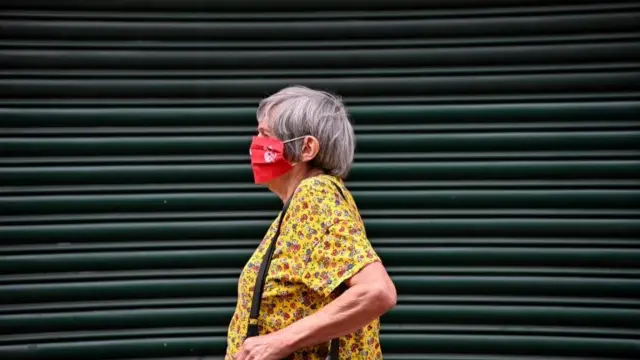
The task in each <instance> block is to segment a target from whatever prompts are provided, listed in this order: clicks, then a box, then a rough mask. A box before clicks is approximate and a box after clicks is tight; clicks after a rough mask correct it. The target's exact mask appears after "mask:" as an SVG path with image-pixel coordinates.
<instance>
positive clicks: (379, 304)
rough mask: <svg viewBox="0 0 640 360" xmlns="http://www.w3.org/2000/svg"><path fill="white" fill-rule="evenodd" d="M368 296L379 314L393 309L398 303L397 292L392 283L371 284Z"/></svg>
mask: <svg viewBox="0 0 640 360" xmlns="http://www.w3.org/2000/svg"><path fill="white" fill-rule="evenodd" d="M370 292H371V294H370V296H371V299H372V301H371V302H372V303H373V305H374V307H375V308H376V310H377V312H378V313H379V315H382V314H384V313H386V312H387V311H389V310H391V309H393V308H394V307H395V306H396V304H397V303H398V294H397V293H396V288H395V286H393V284H390V285H386V286H381V285H379V286H372V287H370Z"/></svg>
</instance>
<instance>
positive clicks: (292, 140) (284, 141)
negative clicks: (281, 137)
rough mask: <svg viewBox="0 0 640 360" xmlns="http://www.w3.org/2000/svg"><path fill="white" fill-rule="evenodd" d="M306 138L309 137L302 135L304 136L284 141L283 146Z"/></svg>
mask: <svg viewBox="0 0 640 360" xmlns="http://www.w3.org/2000/svg"><path fill="white" fill-rule="evenodd" d="M305 137H307V135H302V136H298V137H297V138H293V139H289V140H285V141H283V142H282V143H283V144H286V143H288V142H292V141H295V140H300V139H304V138H305Z"/></svg>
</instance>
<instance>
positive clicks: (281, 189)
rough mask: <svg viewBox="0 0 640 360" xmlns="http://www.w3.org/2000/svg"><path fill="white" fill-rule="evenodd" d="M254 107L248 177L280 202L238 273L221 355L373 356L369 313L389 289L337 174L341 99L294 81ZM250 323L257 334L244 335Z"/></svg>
mask: <svg viewBox="0 0 640 360" xmlns="http://www.w3.org/2000/svg"><path fill="white" fill-rule="evenodd" d="M257 117H258V135H257V136H255V137H254V138H253V142H252V144H251V149H250V154H251V162H252V168H253V172H254V178H255V182H256V183H258V184H265V185H266V186H267V187H268V188H269V190H271V191H272V192H274V193H275V194H276V195H277V196H279V197H280V199H282V202H283V203H284V204H285V207H284V208H283V212H281V213H280V215H279V216H278V218H276V219H275V221H274V222H273V224H272V225H271V227H270V228H269V230H268V231H267V234H266V236H265V237H264V239H263V241H262V243H261V244H260V245H259V247H258V248H257V249H256V251H255V253H254V254H253V256H252V257H251V258H250V259H249V261H248V263H247V264H246V266H245V268H244V269H243V271H242V273H241V275H240V280H239V284H238V303H237V306H236V310H235V313H234V315H233V318H232V320H231V324H230V325H229V332H228V338H227V355H226V359H235V360H249V359H251V360H272V359H273V360H276V359H277V360H280V359H284V358H290V359H325V358H326V357H327V355H328V354H331V355H332V356H333V357H334V358H335V357H336V355H337V357H338V358H340V359H381V358H382V353H381V349H380V343H379V327H380V325H379V318H380V316H381V315H382V314H384V313H385V312H387V311H388V310H389V309H391V308H392V307H394V306H395V304H396V289H395V287H394V285H393V282H392V281H391V279H390V278H389V276H388V274H387V272H386V270H385V268H384V267H383V265H382V264H381V261H380V259H379V257H378V255H377V254H376V253H375V251H374V250H373V248H372V247H371V244H370V243H369V240H368V239H367V237H366V234H365V229H364V225H363V222H362V219H361V218H360V215H359V213H358V209H357V207H356V204H355V201H354V199H353V197H352V196H351V195H350V193H349V191H348V190H347V189H346V188H345V186H344V183H343V179H344V178H345V176H346V175H347V173H348V171H349V169H350V167H351V163H352V161H353V153H354V149H355V139H354V134H353V128H352V127H351V123H350V122H349V119H348V116H347V113H346V109H345V107H344V106H343V104H342V103H341V101H340V100H339V99H337V98H336V97H334V96H331V95H330V94H328V93H325V92H320V91H315V90H311V89H308V88H305V87H299V86H297V87H290V88H286V89H283V90H281V91H280V92H278V93H276V94H274V95H272V96H270V97H268V98H266V99H264V100H263V101H262V102H261V103H260V105H259V107H258V111H257ZM283 213H285V215H284V217H283V219H282V223H280V218H281V216H282V214H283ZM278 231H279V233H278ZM274 237H275V238H277V241H276V242H275V243H274V246H275V247H274V250H273V252H272V253H271V252H270V250H269V245H270V244H271V243H272V240H273V238H274ZM270 253H271V254H272V255H271V262H270V264H268V267H266V265H265V268H266V269H268V270H266V274H267V276H266V278H265V281H264V292H263V293H262V296H260V295H259V294H260V292H259V290H257V291H256V294H258V295H257V296H256V301H257V299H261V302H260V303H258V304H257V305H256V304H253V307H254V309H256V310H257V309H259V315H256V316H255V317H252V320H250V312H251V307H252V302H253V301H252V300H253V299H252V297H253V295H254V290H255V289H256V281H257V279H259V278H260V277H259V276H258V275H259V272H260V267H261V265H262V263H263V260H264V259H265V255H267V254H270ZM267 258H268V257H267ZM258 284H260V283H258ZM258 287H259V286H258ZM252 327H253V328H254V329H255V332H256V333H257V336H249V337H247V334H248V333H250V332H251V331H248V329H249V330H250V328H252ZM334 339H339V341H338V342H332V340H334ZM334 341H335V340H334ZM330 344H331V345H334V344H339V346H336V345H334V346H335V348H334V349H331V347H332V346H331V345H330ZM334 351H337V354H336V353H334Z"/></svg>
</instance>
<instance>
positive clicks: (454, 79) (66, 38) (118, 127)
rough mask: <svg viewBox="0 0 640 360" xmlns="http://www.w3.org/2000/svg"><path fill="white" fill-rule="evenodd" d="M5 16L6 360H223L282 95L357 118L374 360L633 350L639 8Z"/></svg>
mask: <svg viewBox="0 0 640 360" xmlns="http://www.w3.org/2000/svg"><path fill="white" fill-rule="evenodd" d="M540 3H543V4H540ZM536 4H538V5H536ZM544 4H546V5H544ZM2 6H3V8H4V9H3V12H2V13H1V15H0V16H1V28H0V31H1V33H2V35H3V39H2V40H1V41H0V44H1V47H0V72H1V73H2V77H1V78H0V84H1V86H0V122H1V131H0V151H1V154H2V157H1V159H0V162H1V166H2V167H1V168H0V216H1V218H0V303H1V305H0V358H2V359H7V360H17V359H54V358H56V359H57V358H60V359H68V360H72V359H87V358H91V359H133V358H149V357H151V358H153V357H156V358H163V359H169V358H170V359H176V360H177V359H194V358H195V357H197V356H202V355H210V356H213V357H214V358H220V357H221V356H222V354H223V353H224V349H225V335H226V326H227V324H228V321H229V318H230V315H231V313H232V311H233V307H234V305H235V296H236V284H237V276H238V274H239V271H240V269H241V268H242V266H243V265H244V263H245V261H246V260H247V258H248V256H249V254H250V252H251V251H252V249H253V248H254V247H255V246H256V244H257V241H258V240H259V239H260V238H261V237H262V235H263V233H264V231H265V229H266V227H267V225H268V224H269V223H270V221H271V220H272V218H273V217H274V216H275V214H276V212H277V210H278V209H279V204H278V201H277V200H276V199H275V197H274V196H273V195H271V194H270V193H268V192H266V191H265V190H264V189H260V188H257V187H256V186H254V185H253V184H252V182H251V181H252V176H251V170H250V167H249V164H248V161H249V160H248V155H247V154H248V153H247V152H248V144H249V136H250V135H251V134H252V132H253V131H254V128H255V125H256V123H255V118H254V110H255V107H256V105H257V101H258V99H259V98H261V97H263V96H265V95H267V94H269V93H271V92H274V91H276V90H277V89H279V88H281V87H284V86H286V85H290V84H303V85H308V86H311V87H314V88H324V89H328V90H332V91H335V92H338V93H339V94H341V95H343V96H344V97H345V99H346V102H347V104H348V105H349V107H350V112H351V114H352V117H353V120H354V123H355V129H356V133H357V139H358V150H357V155H356V165H355V167H354V169H353V172H352V176H351V177H350V178H349V181H348V184H349V186H350V188H351V189H352V191H353V193H354V195H355V197H356V200H357V201H358V203H359V206H360V207H361V210H362V215H363V217H364V218H365V219H366V224H367V227H368V233H369V235H370V238H371V240H372V243H373V244H374V246H375V247H376V249H377V250H378V252H379V253H380V255H381V256H382V258H383V259H384V261H385V263H386V265H387V266H388V267H389V270H390V273H391V274H392V276H393V278H394V280H395V282H396V284H397V287H398V291H399V296H400V301H399V305H398V307H397V308H396V309H395V310H393V311H392V312H391V313H389V314H388V315H386V316H385V317H384V319H383V330H382V338H383V347H384V352H385V359H391V360H400V359H432V360H435V359H438V360H453V359H456V360H467V359H479V360H489V359H492V360H496V359H531V357H536V359H539V358H546V357H548V358H554V359H559V358H563V359H568V358H581V359H584V358H618V359H622V358H628V359H631V358H636V359H637V358H640V276H639V274H640V266H639V265H640V242H639V237H638V234H640V222H639V221H638V220H639V214H640V181H639V179H640V156H639V155H640V146H639V144H640V121H639V120H640V119H639V117H638V113H639V112H638V110H640V101H639V99H640V97H639V96H638V95H639V94H640V81H639V80H640V66H639V64H640V61H639V60H640V32H639V31H640V28H639V27H638V24H639V23H640V21H639V19H640V5H639V4H638V2H622V1H614V2H595V1H584V2H582V3H581V4H578V3H576V2H569V1H556V2H553V3H551V2H534V1H507V0H502V1H499V0H491V1H489V0H485V1H482V2H481V1H470V0H469V1H462V0H450V1H447V2H444V1H442V2H441V1H408V0H394V1H382V0H377V1H374V0H368V1H350V2H349V1H344V2H342V1H337V0H324V1H314V2H311V1H295V2H294V1H285V0H278V1H269V2H259V1H257V0H253V1H250V0H235V1H232V2H223V1H203V0H181V1H178V0H161V1H160V0H157V1H148V2H147V1H142V0H129V1H119V0H93V1H79V0H64V1H63V0H61V1H56V2H52V1H36V0H22V1H19V2H18V1H15V2H8V4H5V3H3V5H2ZM265 10H268V11H271V12H270V13H266V12H264V11H265ZM303 10H304V11H306V12H299V11H303ZM320 10H322V11H320ZM318 11H320V12H318Z"/></svg>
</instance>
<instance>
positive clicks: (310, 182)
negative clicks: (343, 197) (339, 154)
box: [296, 174, 347, 197]
mask: <svg viewBox="0 0 640 360" xmlns="http://www.w3.org/2000/svg"><path fill="white" fill-rule="evenodd" d="M346 190H347V189H346V188H345V186H344V183H343V182H342V180H341V179H340V178H338V177H335V176H332V175H326V174H323V175H318V176H313V177H310V178H307V179H304V180H303V181H302V182H301V183H300V185H299V186H298V189H297V190H296V195H298V196H301V197H302V196H305V195H311V196H332V195H337V194H341V193H344V192H345V191H346Z"/></svg>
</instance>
